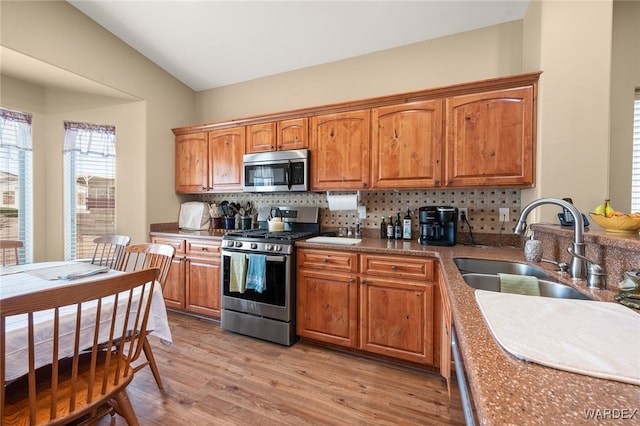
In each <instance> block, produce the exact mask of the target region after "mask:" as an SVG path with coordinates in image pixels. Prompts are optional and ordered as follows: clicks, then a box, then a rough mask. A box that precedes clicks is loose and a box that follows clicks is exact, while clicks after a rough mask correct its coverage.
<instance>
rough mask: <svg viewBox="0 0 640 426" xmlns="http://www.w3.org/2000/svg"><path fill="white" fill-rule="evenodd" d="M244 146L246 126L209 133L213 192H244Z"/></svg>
mask: <svg viewBox="0 0 640 426" xmlns="http://www.w3.org/2000/svg"><path fill="white" fill-rule="evenodd" d="M244 145H245V127H244V126H240V127H229V128H226V129H218V130H212V131H210V132H209V164H210V165H211V168H210V175H209V179H210V182H211V187H212V190H213V191H215V192H242V156H243V155H244V149H245V146H244Z"/></svg>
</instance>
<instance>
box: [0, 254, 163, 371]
mask: <svg viewBox="0 0 640 426" xmlns="http://www.w3.org/2000/svg"><path fill="white" fill-rule="evenodd" d="M124 273H125V272H122V271H117V270H114V269H109V268H106V267H102V266H98V265H93V264H91V263H88V262H78V261H61V262H40V263H30V264H20V265H13V266H7V267H0V309H1V308H2V301H3V300H5V299H8V298H11V297H14V296H18V295H25V294H30V293H36V292H38V291H42V290H44V289H50V288H54V287H60V286H66V285H76V284H84V283H91V282H92V281H95V280H98V279H103V278H107V277H113V276H117V275H119V274H124ZM114 301H115V298H114V297H112V298H110V299H108V298H105V299H103V300H102V308H101V309H103V310H105V311H106V310H107V309H109V306H111V309H113V307H114V304H115V302H114ZM97 304H98V301H97V300H95V301H91V302H87V303H83V304H82V313H81V315H82V321H83V322H82V329H83V330H85V329H86V330H92V327H93V326H94V325H95V315H91V313H92V312H93V313H94V314H95V312H96V307H97ZM76 315H77V308H76V307H75V306H71V307H63V308H60V331H59V333H60V347H59V358H60V359H62V358H64V357H67V356H71V355H72V354H73V349H74V348H73V345H74V341H75V338H74V336H75V330H74V325H73V324H74V323H75V318H76ZM65 319H66V320H67V321H65ZM52 323H53V311H52V310H50V311H42V312H36V313H35V314H34V330H35V335H36V346H35V348H36V360H35V364H36V365H35V367H36V368H38V367H42V366H44V365H46V364H48V363H50V362H51V360H50V354H51V353H50V352H49V348H50V347H51V341H52V335H51V329H52ZM147 330H148V331H149V334H150V335H151V336H156V337H157V338H159V339H160V341H161V342H162V343H164V344H166V345H169V344H171V342H172V339H171V330H170V328H169V322H168V319H167V309H166V307H165V304H164V298H163V296H162V287H161V286H160V285H158V284H157V283H156V285H155V286H154V290H153V295H152V299H151V306H150V312H149V318H148V322H147ZM105 332H106V331H105ZM27 333H28V322H27V315H26V314H24V315H15V316H12V317H8V318H7V323H6V325H5V344H6V356H5V380H6V381H10V380H14V379H16V378H18V377H20V376H22V375H24V374H26V373H27V372H28V362H27V360H28V358H29V357H28V345H27V342H28V340H27ZM105 337H106V334H105ZM92 341H93V335H92V334H91V333H89V332H87V333H83V332H82V331H81V332H80V345H81V347H91V345H92Z"/></svg>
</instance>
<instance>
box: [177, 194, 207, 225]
mask: <svg viewBox="0 0 640 426" xmlns="http://www.w3.org/2000/svg"><path fill="white" fill-rule="evenodd" d="M210 223H211V214H210V213H209V204H207V203H203V202H200V201H189V202H186V203H182V204H181V205H180V217H179V218H178V227H179V228H180V229H186V230H192V231H201V230H206V229H209V225H210Z"/></svg>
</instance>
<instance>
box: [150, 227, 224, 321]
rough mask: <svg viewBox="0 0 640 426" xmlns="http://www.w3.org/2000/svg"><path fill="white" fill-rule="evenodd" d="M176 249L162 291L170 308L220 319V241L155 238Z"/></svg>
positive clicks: (153, 239) (155, 240)
mask: <svg viewBox="0 0 640 426" xmlns="http://www.w3.org/2000/svg"><path fill="white" fill-rule="evenodd" d="M151 241H152V242H154V243H160V244H170V245H172V246H174V247H176V255H175V258H174V260H173V264H172V265H171V269H169V277H168V278H167V282H166V284H165V286H164V289H163V295H164V301H165V305H166V306H167V308H171V309H176V310H181V311H186V312H190V313H193V314H197V315H204V316H207V317H211V318H215V319H219V318H220V245H221V241H218V240H204V239H183V238H167V237H152V238H151Z"/></svg>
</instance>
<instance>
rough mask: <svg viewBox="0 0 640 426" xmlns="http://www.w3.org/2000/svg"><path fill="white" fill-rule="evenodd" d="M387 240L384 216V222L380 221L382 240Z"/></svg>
mask: <svg viewBox="0 0 640 426" xmlns="http://www.w3.org/2000/svg"><path fill="white" fill-rule="evenodd" d="M385 238H387V222H385V221H384V216H382V221H380V239H382V240H384V239H385Z"/></svg>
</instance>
